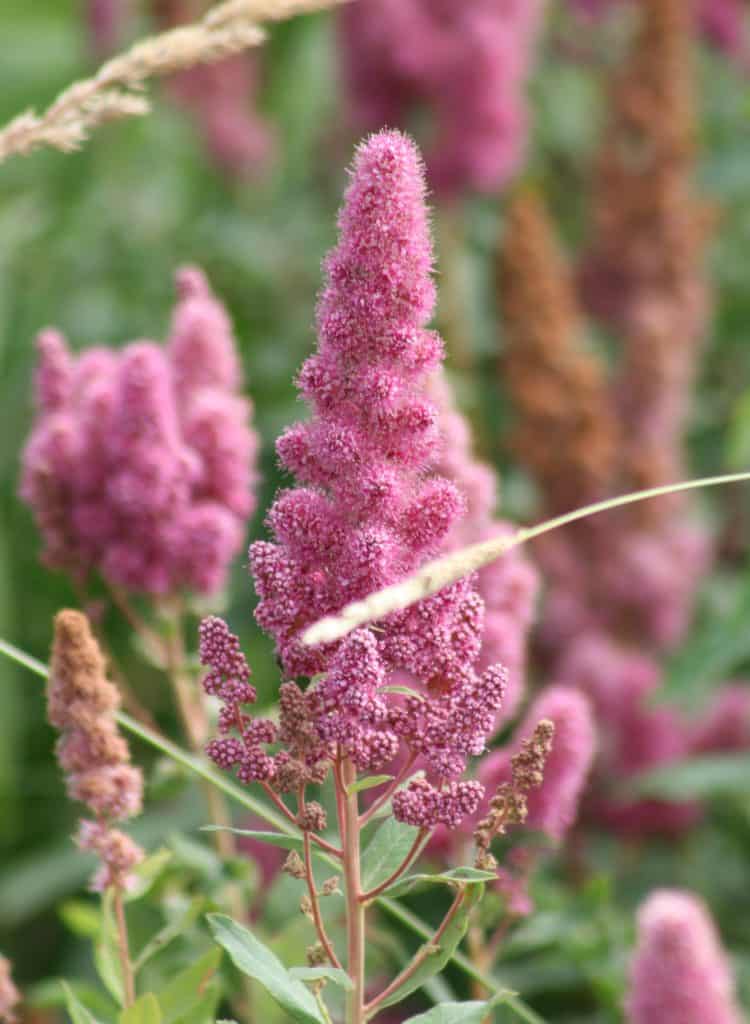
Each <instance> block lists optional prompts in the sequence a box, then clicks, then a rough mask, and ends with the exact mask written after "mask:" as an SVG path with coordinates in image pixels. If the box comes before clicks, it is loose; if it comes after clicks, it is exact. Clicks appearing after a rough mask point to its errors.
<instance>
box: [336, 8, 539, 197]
mask: <svg viewBox="0 0 750 1024" xmlns="http://www.w3.org/2000/svg"><path fill="white" fill-rule="evenodd" d="M541 14H542V3H541V2H540V0H473V2H472V3H455V2H454V0H366V2H363V3H354V4H351V5H347V6H346V7H345V8H344V10H343V11H342V13H341V30H342V31H341V38H342V47H341V49H342V57H343V61H344V67H345V74H346V79H347V83H348V87H349V90H350V94H351V100H352V107H353V110H354V114H355V117H356V118H357V120H358V121H359V123H360V125H361V126H362V127H364V128H368V129H375V128H380V127H382V126H384V125H393V124H398V125H403V124H404V123H405V122H406V121H407V120H408V119H409V117H410V115H411V113H412V111H413V109H414V108H415V107H418V106H425V107H427V108H429V109H430V111H431V112H432V113H433V114H434V119H435V133H434V145H433V146H432V147H431V149H430V152H429V154H428V157H427V166H428V169H429V176H430V182H431V184H432V185H433V186H434V187H435V188H436V189H437V190H438V191H439V192H440V193H441V194H444V195H453V194H455V193H457V192H460V191H462V190H464V189H478V190H480V191H493V190H495V189H496V188H498V187H499V186H500V185H502V184H503V183H504V182H505V181H507V180H508V178H509V177H510V176H511V175H512V174H513V173H514V172H515V171H516V170H517V168H518V166H519V164H520V163H521V160H522V159H523V155H524V149H525V143H526V134H527V130H526V121H527V115H526V104H525V97H524V87H525V83H526V79H527V76H528V71H529V64H530V63H531V59H532V51H533V48H534V43H535V40H536V35H537V30H538V27H539V23H540V21H541Z"/></svg>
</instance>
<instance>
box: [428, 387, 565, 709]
mask: <svg viewBox="0 0 750 1024" xmlns="http://www.w3.org/2000/svg"><path fill="white" fill-rule="evenodd" d="M429 391H430V395H431V397H432V398H433V399H434V401H435V404H436V405H437V408H438V412H439V416H440V420H439V422H440V431H441V434H442V437H443V439H444V442H443V446H442V449H441V452H440V459H439V461H438V463H437V465H436V467H435V469H436V471H437V472H438V473H440V474H442V475H443V476H445V477H447V478H448V480H452V481H453V483H454V484H456V486H457V487H458V489H459V490H460V491H461V493H462V494H463V496H464V499H465V501H466V512H465V514H464V515H463V516H462V517H461V519H459V520H458V522H456V523H455V524H454V526H453V528H452V529H451V531H450V532H449V534H448V536H447V538H446V540H445V548H446V549H447V550H450V549H454V548H455V549H458V548H462V547H465V546H467V545H468V544H475V543H478V542H479V541H483V540H489V539H490V538H492V537H498V536H509V535H510V534H512V533H513V532H514V529H515V528H514V526H513V524H512V523H510V522H508V521H506V520H501V519H497V518H496V517H495V508H496V506H497V503H498V493H497V492H498V486H497V474H496V472H495V470H494V469H493V468H492V467H491V466H489V465H488V464H486V463H484V462H480V461H479V460H478V459H477V458H476V456H475V455H474V453H473V450H472V438H471V428H470V427H469V424H468V422H467V420H466V419H465V417H464V416H462V415H461V413H460V412H459V411H458V409H457V408H456V406H455V404H454V400H453V396H452V394H451V389H450V385H449V383H448V381H447V379H446V378H445V376H444V375H443V374H436V375H435V376H434V377H433V378H432V380H431V381H430V388H429ZM477 589H478V590H479V594H480V596H481V598H482V600H483V601H484V629H483V632H482V647H481V650H480V652H479V659H478V665H479V667H480V668H487V667H489V666H490V665H494V664H495V663H496V662H501V663H502V664H503V665H505V667H506V668H507V670H508V685H507V687H506V693H505V699H504V701H503V707H502V711H501V721H505V720H506V719H508V718H511V717H512V716H513V715H514V714H515V713H516V711H517V709H518V705H519V703H520V702H521V700H522V698H523V693H524V674H525V660H526V642H527V638H528V634H529V630H530V628H531V624H532V620H533V617H534V608H535V603H536V596H537V591H538V589H539V579H538V574H537V572H536V569H535V568H534V566H533V565H532V563H531V562H530V560H529V559H528V557H527V556H526V553H525V551H524V549H523V548H521V547H516V548H513V549H511V550H510V551H509V552H508V553H507V554H505V555H504V556H503V557H502V558H498V559H496V560H495V561H494V562H491V563H490V565H487V566H485V567H484V568H483V569H480V570H479V572H478V574H477ZM542 717H550V716H548V715H547V716H542ZM498 724H500V723H498Z"/></svg>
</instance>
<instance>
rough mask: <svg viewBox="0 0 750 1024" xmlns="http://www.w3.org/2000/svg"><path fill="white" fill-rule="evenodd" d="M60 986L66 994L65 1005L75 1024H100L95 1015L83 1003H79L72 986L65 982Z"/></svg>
mask: <svg viewBox="0 0 750 1024" xmlns="http://www.w3.org/2000/svg"><path fill="white" fill-rule="evenodd" d="M60 984H61V985H62V989H63V992H64V993H65V1005H66V1006H67V1008H68V1013H69V1014H70V1019H71V1020H72V1021H73V1024H99V1022H98V1021H97V1019H96V1017H95V1016H94V1015H93V1013H91V1012H90V1011H89V1010H87V1009H86V1007H85V1006H84V1005H83V1003H81V1002H79V1000H78V999H77V998H76V996H75V994H74V993H73V989H72V988H71V987H70V985H68V984H67V982H65V981H61V982H60Z"/></svg>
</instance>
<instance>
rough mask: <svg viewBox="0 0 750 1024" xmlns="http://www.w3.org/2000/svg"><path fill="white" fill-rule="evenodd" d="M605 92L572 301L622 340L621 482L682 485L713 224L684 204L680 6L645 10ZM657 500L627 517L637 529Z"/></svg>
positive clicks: (685, 112)
mask: <svg viewBox="0 0 750 1024" xmlns="http://www.w3.org/2000/svg"><path fill="white" fill-rule="evenodd" d="M639 6H640V11H641V22H640V25H639V27H638V31H637V34H636V38H635V40H634V44H633V46H632V48H631V51H630V53H629V55H628V57H627V58H626V60H625V62H624V64H623V66H622V67H621V68H620V69H619V70H618V72H617V73H616V75H615V77H614V79H613V81H612V84H611V97H610V111H609V118H608V124H607V126H606V129H605V135H604V141H603V145H602V148H601V151H600V154H599V158H598V162H597V167H596V174H595V182H594V211H593V242H592V246H591V252H590V255H589V256H588V258H587V260H586V264H585V267H584V274H583V287H584V295H585V296H586V297H587V299H588V301H589V305H590V307H591V308H592V310H593V311H594V312H598V313H599V315H601V316H603V317H604V318H605V319H606V320H608V321H609V322H610V323H611V324H612V325H613V326H615V327H616V328H617V329H618V331H619V333H620V335H621V337H622V359H621V366H620V371H619V374H618V380H617V385H616V399H617V402H618V405H619V411H620V416H621V419H622V423H623V436H624V442H625V443H624V449H623V483H624V484H625V485H626V486H627V488H628V489H634V490H636V489H641V488H647V487H655V486H660V485H661V484H665V483H671V482H673V481H675V480H678V479H680V478H682V477H683V476H684V468H683V465H682V443H681V442H682V436H683V433H684V429H685V421H686V418H687V412H688V408H689V402H690V393H691V388H692V384H693V377H694V373H695V368H696V362H697V357H698V354H699V346H700V341H701V338H702V336H703V334H704V332H705V328H706V321H707V317H708V311H709V304H710V303H709V294H708V287H707V281H706V277H705V275H704V272H703V255H704V249H705V245H706V241H707V236H708V234H709V231H710V224H711V221H712V219H713V214H712V212H711V211H710V210H709V208H708V207H707V205H706V204H705V203H703V202H701V201H700V200H699V199H698V198H697V197H696V194H695V188H694V181H693V179H694V173H695V163H696V109H695V108H696V104H695V95H694V86H693V79H694V66H693V65H694V53H693V49H694V31H693V24H692V22H693V11H692V5H691V4H690V3H686V2H685V0H648V2H647V3H642V4H640V5H639ZM670 512H671V506H670V503H668V502H655V503H646V504H643V505H640V506H637V512H636V510H635V509H634V515H636V517H637V519H638V520H639V521H641V522H644V517H645V521H646V522H653V521H654V518H655V517H656V519H657V520H658V519H661V518H663V517H664V516H665V515H669V514H670Z"/></svg>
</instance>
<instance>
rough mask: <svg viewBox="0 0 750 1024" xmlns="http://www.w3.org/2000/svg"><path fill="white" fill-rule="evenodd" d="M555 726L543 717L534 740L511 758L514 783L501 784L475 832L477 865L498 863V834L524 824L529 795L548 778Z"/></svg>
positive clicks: (525, 744) (534, 733)
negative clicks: (493, 852)
mask: <svg viewBox="0 0 750 1024" xmlns="http://www.w3.org/2000/svg"><path fill="white" fill-rule="evenodd" d="M554 735H555V725H554V722H551V721H550V720H549V719H548V718H543V719H542V720H541V721H540V722H539V723H538V725H537V726H536V728H535V729H534V732H533V734H532V736H531V738H530V739H527V740H524V741H523V742H522V743H521V749H520V750H519V751H518V753H517V754H516V755H515V756H514V757H513V758H511V762H510V766H511V776H510V782H503V783H501V784H500V785H499V786H498V788H497V791H496V793H495V795H494V797H493V798H492V800H491V801H490V813H489V814H488V815H487V817H486V818H483V819H482V820H481V821H480V822H479V824H478V825H477V827H476V830H475V832H474V841H475V843H476V845H477V848H478V852H477V866H478V867H484V868H487V867H488V866H490V865H492V864H493V863H494V861H493V858H492V855H491V854H490V853H489V848H490V844H491V842H492V840H493V839H494V838H495V836H498V835H504V834H505V832H506V830H507V828H508V826H509V825H522V824H523V823H524V821H525V820H526V796H527V794H528V792H529V790H530V789H536V788H537V787H538V786H541V784H542V782H543V781H544V765H545V762H546V760H547V757H548V755H549V752H550V751H551V750H552V739H553V737H554Z"/></svg>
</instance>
